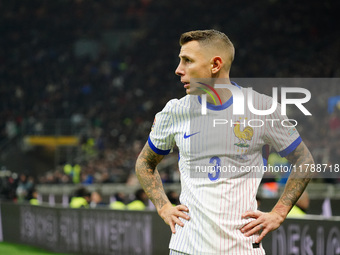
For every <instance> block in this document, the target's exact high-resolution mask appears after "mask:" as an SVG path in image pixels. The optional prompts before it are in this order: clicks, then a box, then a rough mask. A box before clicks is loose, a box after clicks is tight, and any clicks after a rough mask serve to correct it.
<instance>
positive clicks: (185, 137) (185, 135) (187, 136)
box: [184, 132, 199, 139]
mask: <svg viewBox="0 0 340 255" xmlns="http://www.w3.org/2000/svg"><path fill="white" fill-rule="evenodd" d="M198 133H199V132H196V133H193V134H190V135H187V132H185V133H184V139H187V138H189V137H190V136H193V135H196V134H198Z"/></svg>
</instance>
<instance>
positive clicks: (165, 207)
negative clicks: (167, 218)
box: [157, 201, 173, 218]
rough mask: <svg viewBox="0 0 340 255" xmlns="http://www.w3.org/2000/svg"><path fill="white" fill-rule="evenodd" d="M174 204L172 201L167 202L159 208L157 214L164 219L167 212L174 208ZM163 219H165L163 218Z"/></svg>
mask: <svg viewBox="0 0 340 255" xmlns="http://www.w3.org/2000/svg"><path fill="white" fill-rule="evenodd" d="M172 207H173V206H172V204H171V203H170V201H168V202H166V203H165V204H164V205H162V206H161V207H159V208H157V212H158V214H159V216H161V217H162V215H163V214H164V212H165V211H167V210H168V208H172ZM162 218H163V217H162Z"/></svg>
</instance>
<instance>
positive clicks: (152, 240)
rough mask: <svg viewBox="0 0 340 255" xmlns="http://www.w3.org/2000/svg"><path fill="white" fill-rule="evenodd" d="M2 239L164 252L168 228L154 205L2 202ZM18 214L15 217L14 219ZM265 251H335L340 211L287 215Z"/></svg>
mask: <svg viewBox="0 0 340 255" xmlns="http://www.w3.org/2000/svg"><path fill="white" fill-rule="evenodd" d="M1 214H2V216H3V219H6V220H5V221H3V231H4V241H6V242H14V243H24V244H28V245H34V246H38V247H43V248H46V249H48V250H51V251H54V252H65V253H66V252H67V253H72V254H93V255H105V254H120V255H134V254H140V255H161V254H168V252H169V250H168V243H169V240H170V235H171V233H170V229H169V227H168V226H167V225H165V224H164V223H163V221H162V220H161V219H160V217H159V216H158V215H157V213H156V212H154V211H144V212H137V211H135V212H131V211H130V212H127V211H109V210H103V209H92V210H88V209H78V210H74V209H73V210H72V209H65V208H56V207H54V208H53V207H40V206H39V207H37V206H29V205H18V204H9V203H3V204H1ZM18 219H19V220H18ZM263 246H264V248H265V249H266V252H267V253H268V254H272V255H287V254H296V255H301V254H317V255H323V254H327V255H335V254H339V251H340V217H329V218H325V217H322V216H305V217H303V218H301V217H299V218H289V219H287V220H286V221H285V222H284V223H283V224H282V226H281V227H280V228H279V229H278V230H276V231H275V232H272V233H270V234H268V235H267V236H266V237H265V238H264V240H263Z"/></svg>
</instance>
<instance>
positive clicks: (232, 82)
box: [231, 81, 241, 89]
mask: <svg viewBox="0 0 340 255" xmlns="http://www.w3.org/2000/svg"><path fill="white" fill-rule="evenodd" d="M231 84H233V85H235V86H236V87H238V88H239V89H241V87H240V86H239V85H237V83H236V82H234V81H231Z"/></svg>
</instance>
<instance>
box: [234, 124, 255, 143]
mask: <svg viewBox="0 0 340 255" xmlns="http://www.w3.org/2000/svg"><path fill="white" fill-rule="evenodd" d="M234 135H235V136H236V137H237V138H238V139H239V142H238V143H234V145H236V146H238V147H241V148H244V147H246V148H248V147H249V144H248V142H247V141H251V139H252V138H253V135H254V130H253V128H252V127H249V126H246V127H245V128H244V129H243V130H241V128H240V122H239V121H236V122H235V124H234Z"/></svg>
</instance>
